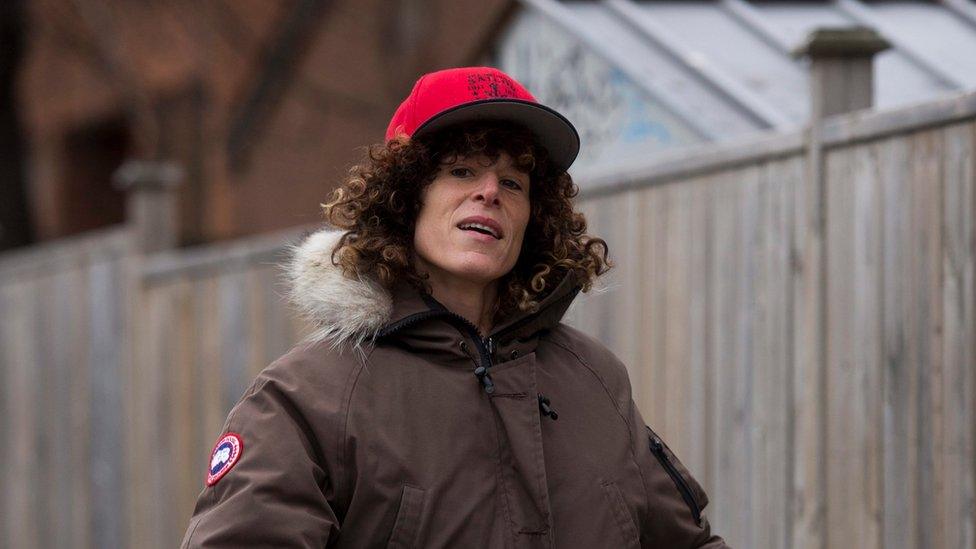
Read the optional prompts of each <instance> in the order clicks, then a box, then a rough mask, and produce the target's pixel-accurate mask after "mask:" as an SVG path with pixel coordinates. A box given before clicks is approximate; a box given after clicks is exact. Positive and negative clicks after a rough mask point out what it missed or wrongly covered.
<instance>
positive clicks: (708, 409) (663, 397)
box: [0, 0, 976, 549]
mask: <svg viewBox="0 0 976 549" xmlns="http://www.w3.org/2000/svg"><path fill="white" fill-rule="evenodd" d="M0 45H2V47H0V85H2V88H0V90H2V93H0V250H3V253H0V441H3V444H0V486H2V487H3V489H2V491H0V547H16V548H21V547H25V548H28V547H45V548H46V547H61V546H71V547H97V548H103V547H112V548H114V547H172V546H174V545H176V544H177V543H178V541H179V539H180V537H181V535H182V532H183V528H185V526H186V522H187V519H188V517H189V514H190V511H191V506H192V503H193V501H194V499H195V497H196V495H197V494H198V493H199V491H200V490H201V488H202V479H203V471H204V464H205V463H206V460H207V452H208V451H209V450H210V446H211V444H212V442H213V440H214V437H215V436H216V435H217V434H218V430H219V429H220V427H221V424H222V422H223V419H224V417H225V416H226V413H227V411H228V410H229V408H230V407H231V406H232V405H233V404H234V402H236V401H237V399H238V398H239V397H240V395H241V393H242V392H243V390H244V389H245V388H246V387H247V385H248V384H249V383H250V380H251V379H253V377H254V375H255V374H256V373H257V372H258V371H259V370H260V369H261V368H263V367H264V366H266V365H267V364H268V363H269V362H270V361H272V360H274V359H275V358H277V357H278V356H280V355H281V354H282V353H283V352H285V351H286V350H287V349H288V348H289V347H290V346H291V345H292V344H293V343H294V342H295V341H297V340H298V339H300V338H301V336H302V334H304V333H306V331H307V329H308V327H307V326H305V325H304V324H303V323H302V322H301V321H300V320H299V319H298V318H296V317H295V316H294V314H292V313H291V312H290V311H289V309H288V307H287V306H286V305H285V303H284V302H283V300H282V298H281V293H282V291H281V286H280V280H279V279H280V271H279V270H278V268H277V267H276V265H277V264H279V263H281V262H282V261H284V260H285V258H286V257H287V247H286V245H287V244H288V243H293V242H295V241H296V240H297V239H298V238H300V236H301V234H302V233H303V232H304V231H306V230H307V229H308V228H309V227H311V226H313V225H316V224H318V223H320V221H321V211H320V208H319V204H320V203H321V202H323V201H324V200H325V199H326V198H327V197H328V195H329V192H330V190H331V189H332V188H333V187H334V186H335V185H337V184H338V183H339V181H341V179H342V177H343V174H344V173H345V172H346V170H347V169H348V167H349V166H350V165H352V164H353V163H354V162H355V161H356V160H357V159H358V158H360V157H361V155H362V154H363V152H364V149H363V147H364V145H367V144H369V143H375V142H378V141H380V140H381V138H382V136H383V132H384V130H385V127H386V124H387V122H388V120H389V117H390V115H391V113H392V112H393V110H394V109H395V108H396V106H397V103H398V101H400V100H401V99H402V98H403V97H404V96H405V95H406V93H407V92H408V91H409V88H410V86H411V85H412V84H413V82H414V80H415V79H416V78H417V76H418V75H419V74H421V73H423V72H427V71H431V70H436V69H440V68H445V67H449V66H458V65H470V64H490V65H496V66H499V67H500V68H502V69H503V70H506V71H508V72H510V73H511V74H513V75H514V76H516V77H517V78H518V79H519V80H521V81H522V82H524V83H525V84H526V85H527V87H528V88H529V89H530V90H532V91H533V92H534V93H535V94H536V95H537V96H538V97H539V98H540V100H542V101H543V102H544V103H546V104H550V105H552V106H554V107H556V108H557V109H558V110H560V111H561V112H564V113H566V114H567V115H568V117H569V118H570V119H571V120H573V122H574V123H575V124H576V125H577V127H578V128H579V129H580V132H581V137H582V140H583V150H582V154H581V157H580V158H579V160H578V162H577V164H576V165H575V166H574V168H573V170H572V173H573V175H574V178H575V179H576V181H577V182H578V184H579V185H580V187H581V189H582V192H581V195H580V197H579V199H578V203H579V206H580V208H581V209H582V210H583V211H584V212H585V213H586V215H587V219H588V222H589V227H590V230H591V231H592V233H593V234H596V235H599V236H602V237H605V238H606V239H607V240H608V242H609V243H610V248H611V253H612V255H613V257H614V260H615V262H616V265H617V266H616V268H615V269H614V270H613V271H611V273H610V274H609V275H608V276H607V277H606V282H605V286H606V288H605V289H606V290H608V291H604V292H597V293H596V294H595V295H585V296H581V297H580V298H579V299H578V304H577V306H574V309H571V310H570V313H569V314H568V316H567V321H569V322H570V323H572V324H574V325H576V326H577V327H579V328H581V329H583V330H585V331H587V332H588V333H591V334H593V335H594V336H596V337H598V338H599V339H601V340H602V341H603V342H605V343H606V344H607V345H608V346H609V347H610V348H611V349H613V351H614V352H615V353H616V354H617V355H618V356H620V358H621V359H622V360H623V361H624V363H625V364H626V365H627V367H628V369H629V373H630V377H631V381H632V384H633V390H634V396H635V400H636V401H637V402H638V405H639V406H640V408H641V410H642V413H643V415H644V417H645V418H647V419H648V421H649V422H651V423H652V424H653V425H654V426H655V429H656V430H657V431H658V432H661V433H662V435H663V436H664V437H665V438H666V439H667V440H668V441H669V443H670V445H671V447H672V448H674V449H675V451H676V452H677V454H678V455H679V456H681V457H682V460H683V461H684V462H685V464H686V465H688V466H689V468H690V469H691V470H692V471H694V472H695V473H696V476H697V478H698V479H699V480H701V481H702V483H703V485H704V486H705V488H706V489H707V491H708V492H709V494H710V496H711V504H710V505H709V506H708V509H707V512H708V514H709V516H710V518H711V522H712V524H713V525H714V527H715V529H716V531H717V532H720V533H721V534H722V535H723V536H725V537H726V539H728V540H729V541H730V543H731V544H732V545H733V546H735V547H750V548H761V549H776V548H783V547H790V548H796V549H799V548H811V549H813V548H816V549H824V548H831V549H832V548H835V547H867V548H875V549H881V548H885V549H888V548H919V549H922V548H924V549H929V548H947V549H948V548H953V549H954V548H974V547H976V223H974V213H976V3H974V2H973V1H972V0H941V1H937V2H922V1H881V0H879V1H870V2H868V1H863V0H834V1H796V0H793V1H752V2H747V1H744V0H711V1H704V0H696V1H654V0H603V1H595V0H594V1H583V0H575V1H574V0H562V1H560V0H478V1H474V0H360V1H356V2H353V1H350V0H332V1H330V0H280V1H275V2H268V1H264V0H237V1H230V0H204V1H190V0H165V1H156V2H132V1H124V0H32V1H29V2H28V1H25V0H11V1H7V2H2V3H0ZM561 412H562V411H561Z"/></svg>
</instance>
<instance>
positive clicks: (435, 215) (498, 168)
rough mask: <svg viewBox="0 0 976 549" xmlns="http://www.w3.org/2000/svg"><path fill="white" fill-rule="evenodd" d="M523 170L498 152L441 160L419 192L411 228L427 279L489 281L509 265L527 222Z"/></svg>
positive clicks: (526, 177) (515, 257)
mask: <svg viewBox="0 0 976 549" xmlns="http://www.w3.org/2000/svg"><path fill="white" fill-rule="evenodd" d="M529 184H530V181H529V175H528V174H527V173H525V172H522V171H520V170H519V169H517V168H516V167H515V166H513V165H512V158H511V157H510V156H509V155H507V154H505V153H501V154H500V155H499V157H498V160H497V162H494V163H492V162H491V160H490V159H489V158H488V157H486V156H484V155H476V156H470V157H460V156H459V157H457V159H456V160H455V161H454V162H452V163H445V164H442V165H441V167H440V169H439V170H438V172H437V175H436V176H435V178H434V180H433V182H431V183H430V184H429V185H428V186H427V187H426V188H425V189H424V191H423V193H422V194H421V201H422V205H421V208H420V213H419V215H418V216H417V225H416V229H415V232H414V248H415V249H416V251H417V256H418V259H419V263H420V264H419V267H421V270H426V271H427V272H429V273H430V274H431V278H432V280H438V279H439V280H450V279H454V280H455V281H458V282H474V283H479V284H488V283H491V282H493V281H495V280H497V279H499V278H501V277H502V276H504V275H505V274H506V273H508V272H509V271H510V270H512V267H514V266H515V262H516V261H517V260H518V257H519V253H520V252H521V250H522V238H523V237H524V236H525V227H526V226H527V225H528V223H529V213H530V211H531V209H530V204H529Z"/></svg>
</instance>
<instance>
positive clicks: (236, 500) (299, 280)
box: [184, 67, 725, 548]
mask: <svg viewBox="0 0 976 549" xmlns="http://www.w3.org/2000/svg"><path fill="white" fill-rule="evenodd" d="M578 148H579V140H578V137H577V134H576V131H575V129H574V128H573V126H572V125H571V124H570V123H569V122H568V121H567V120H566V119H565V118H563V117H562V116H561V115H559V114H558V113H556V112H555V111H552V110H551V109H548V108H547V107H544V106H542V105H539V104H538V103H537V102H536V101H535V100H534V99H533V98H532V96H531V95H530V94H529V93H528V92H527V91H526V90H525V89H524V88H523V87H522V86H521V85H520V84H519V83H518V82H516V81H515V80H513V79H511V78H510V77H508V76H507V75H505V74H504V73H502V72H500V71H497V70H495V69H490V68H484V67H473V68H463V69H451V70H447V71H440V72H437V73H431V74H428V75H426V76H424V77H422V78H421V79H420V80H419V81H418V82H417V84H416V85H415V87H414V89H413V91H412V92H411V94H410V96H409V97H408V98H407V99H406V100H405V101H404V103H403V104H402V105H401V106H400V108H399V109H398V110H397V113H396V114H395V115H394V117H393V120H392V121H391V123H390V128H389V130H388V131H387V140H386V143H385V144H384V145H381V146H377V147H374V148H373V149H372V150H371V152H370V154H369V156H368V158H367V159H366V160H365V161H364V162H363V163H362V164H360V165H359V166H357V167H356V168H354V169H353V171H352V172H351V173H352V175H351V176H350V178H349V179H348V180H347V181H346V182H345V184H344V185H343V186H342V187H341V188H340V189H339V190H338V191H336V193H335V195H334V197H333V200H332V201H331V202H330V203H329V204H327V205H326V207H325V208H326V215H327V217H328V219H329V221H330V222H331V223H332V224H333V225H335V226H336V227H338V228H340V229H341V230H340V231H336V232H328V231H323V232H319V233H316V234H313V235H312V236H310V237H309V238H308V239H306V240H305V242H304V243H302V244H301V245H300V246H299V247H298V248H297V250H296V254H295V258H294V260H293V262H292V264H291V266H290V275H291V279H292V283H293V290H292V294H293V295H292V297H293V300H294V301H295V302H296V303H297V304H298V306H299V307H300V309H301V310H302V312H303V313H304V314H305V315H306V316H307V317H309V318H310V319H311V320H312V321H313V322H314V323H315V325H316V326H317V328H318V329H317V331H316V332H315V333H314V334H313V335H312V336H311V337H310V339H309V340H308V341H306V342H305V343H303V344H302V345H299V346H297V347H295V348H294V349H292V350H291V351H290V352H289V353H287V354H286V355H285V356H284V357H282V358H281V359H279V360H278V361H276V362H275V363H273V364H272V365H270V366H269V367H268V368H266V369H265V370H264V371H263V372H262V373H261V374H260V375H259V376H258V378H257V380H256V381H255V382H254V384H253V385H252V386H251V387H250V389H249V390H248V391H247V392H246V393H245V394H244V396H243V397H242V399H241V401H240V402H239V403H238V404H237V405H236V406H235V407H234V409H233V410H232V411H231V413H230V415H229V417H228V419H227V423H226V425H225V433H224V435H223V436H221V438H220V440H218V442H217V444H216V445H215V447H214V451H213V454H212V456H211V461H210V469H209V470H208V473H207V487H206V488H205V489H204V491H203V493H202V494H201V495H200V498H199V500H198V502H197V506H196V509H195V512H194V516H193V518H192V520H191V522H190V525H189V528H188V530H187V534H186V537H185V539H184V546H185V547H245V546H254V547H263V546H268V547H270V546H275V547H283V546H288V547H327V546H328V547H376V546H386V547H580V548H593V547H672V548H677V547H709V548H715V547H725V544H724V542H723V541H722V540H721V538H719V537H717V536H714V535H712V534H711V533H710V527H709V524H708V521H707V520H706V518H705V517H704V516H703V515H702V514H701V512H702V508H703V507H704V506H705V505H706V503H707V499H706V496H705V493H704V492H703V491H702V489H701V487H700V486H699V485H698V483H697V482H695V480H694V479H693V478H692V477H691V476H690V475H689V474H688V471H687V470H685V469H684V467H683V466H682V465H681V464H680V463H679V462H678V460H677V459H676V458H675V456H674V455H673V454H672V453H671V452H670V450H669V449H668V448H667V446H665V445H664V444H663V443H662V442H661V440H660V439H659V438H658V437H657V436H656V435H655V434H654V433H653V432H651V431H650V429H648V428H647V427H645V425H644V421H643V419H642V418H641V415H640V413H639V412H638V410H637V408H636V406H635V405H634V402H633V400H632V398H631V390H630V383H629V381H628V378H627V373H626V370H625V368H624V366H623V365H622V364H621V363H620V361H618V360H617V359H616V357H614V356H613V354H611V353H610V352H609V351H608V350H607V349H606V348H605V347H603V346H602V345H601V344H600V343H598V342H597V341H595V340H594V339H592V338H590V337H588V336H586V335H585V334H583V333H581V332H579V331H577V330H574V329H573V328H570V327H569V326H566V325H565V324H561V323H560V319H561V317H562V316H563V313H564V312H565V311H566V309H567V308H568V307H569V305H570V303H571V302H572V300H573V298H574V297H575V295H576V294H577V292H579V291H580V290H584V291H585V290H587V289H589V288H590V286H591V284H592V282H593V280H594V279H595V278H596V277H597V276H599V275H600V274H602V273H603V272H605V271H606V270H607V269H608V268H609V264H608V261H607V259H606V253H607V248H606V244H605V243H604V242H603V241H602V240H599V239H595V238H589V237H587V236H586V235H585V230H586V223H585V221H584V219H583V216H582V215H581V214H579V213H577V212H575V211H574V210H573V206H572V203H571V198H572V197H573V196H574V195H575V194H576V187H575V185H574V184H573V182H572V180H571V178H570V177H569V175H568V174H567V173H566V169H567V168H568V167H569V165H570V164H571V163H572V161H573V159H574V158H575V156H576V153H577V151H578ZM557 410H558V412H557ZM557 419H558V420H557Z"/></svg>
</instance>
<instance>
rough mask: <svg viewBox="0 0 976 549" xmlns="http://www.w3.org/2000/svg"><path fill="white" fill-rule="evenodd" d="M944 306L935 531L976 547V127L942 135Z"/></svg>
mask: <svg viewBox="0 0 976 549" xmlns="http://www.w3.org/2000/svg"><path fill="white" fill-rule="evenodd" d="M944 143H945V152H944V155H943V173H944V177H945V192H944V195H943V211H944V214H943V220H944V221H943V226H944V231H945V232H944V235H945V241H944V244H943V250H942V263H943V265H944V266H945V267H944V272H943V281H942V284H943V293H942V303H943V312H944V319H945V323H944V340H943V344H944V354H943V359H944V364H945V375H944V376H943V392H942V397H943V402H942V404H941V405H942V407H943V410H944V413H945V416H944V423H943V426H942V430H943V432H944V433H945V435H944V436H945V441H944V448H943V455H942V456H941V461H942V463H941V464H939V470H938V472H940V473H941V474H942V475H943V476H944V481H943V483H942V486H943V492H942V494H941V496H940V497H941V499H942V505H941V507H942V509H944V510H945V514H944V515H943V516H942V517H941V520H940V524H938V525H937V527H938V528H939V529H940V530H942V531H943V532H945V546H946V547H976V466H974V464H973V463H974V461H976V341H974V337H976V329H974V326H976V324H974V323H976V311H974V307H976V292H974V290H976V287H974V286H976V279H974V268H976V257H974V252H976V233H974V219H973V215H974V212H976V202H974V200H976V192H974V188H973V187H974V184H976V181H974V179H976V177H974V176H976V159H974V147H976V125H974V124H972V123H966V124H962V125H959V126H956V127H953V128H948V129H946V130H945V139H944Z"/></svg>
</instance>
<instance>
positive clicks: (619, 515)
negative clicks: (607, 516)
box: [603, 481, 640, 549]
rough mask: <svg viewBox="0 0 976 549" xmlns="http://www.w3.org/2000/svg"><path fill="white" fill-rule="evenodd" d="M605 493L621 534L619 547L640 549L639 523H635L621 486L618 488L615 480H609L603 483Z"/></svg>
mask: <svg viewBox="0 0 976 549" xmlns="http://www.w3.org/2000/svg"><path fill="white" fill-rule="evenodd" d="M603 493H604V494H605V495H606V496H607V503H609V504H610V511H611V512H612V513H613V518H614V521H615V522H616V523H617V532H618V533H619V534H620V543H619V547H627V548H638V549H639V548H640V534H638V532H637V525H636V524H634V517H633V515H631V514H630V511H629V510H628V509H627V503H626V502H624V497H623V495H622V494H621V493H620V488H617V485H616V484H614V483H613V481H607V482H604V483H603Z"/></svg>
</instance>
